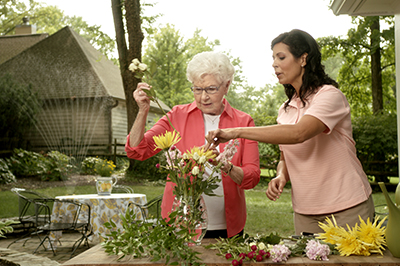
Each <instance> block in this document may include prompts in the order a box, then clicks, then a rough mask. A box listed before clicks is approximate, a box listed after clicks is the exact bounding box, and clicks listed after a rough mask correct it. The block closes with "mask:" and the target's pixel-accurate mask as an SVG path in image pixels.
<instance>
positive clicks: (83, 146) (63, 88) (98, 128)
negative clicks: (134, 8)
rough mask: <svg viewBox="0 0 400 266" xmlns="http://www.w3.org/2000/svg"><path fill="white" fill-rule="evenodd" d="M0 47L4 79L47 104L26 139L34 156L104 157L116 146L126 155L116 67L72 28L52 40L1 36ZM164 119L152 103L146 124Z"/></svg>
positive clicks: (123, 107)
mask: <svg viewBox="0 0 400 266" xmlns="http://www.w3.org/2000/svg"><path fill="white" fill-rule="evenodd" d="M31 33H32V32H31ZM12 43H13V44H12ZM6 44H7V45H6ZM0 47H1V49H0V50H1V53H0V76H2V75H4V74H6V73H10V74H11V75H12V76H13V78H14V79H15V80H16V81H17V82H19V83H21V84H27V85H28V84H31V86H32V90H34V91H35V92H37V93H38V95H39V97H40V98H41V100H43V103H42V104H41V106H42V109H41V110H42V111H41V112H40V114H39V115H38V117H37V121H38V122H37V123H36V126H35V128H32V129H31V130H30V131H29V132H27V134H26V139H27V140H28V141H29V144H30V147H31V148H30V149H31V150H34V151H49V150H58V151H61V152H64V153H66V154H70V155H74V156H79V155H82V156H87V155H103V154H109V153H111V152H112V151H113V149H112V146H111V145H112V144H114V142H115V141H116V143H119V144H121V145H119V146H118V151H117V153H118V154H124V147H123V145H122V144H124V143H125V141H126V135H127V133H128V126H127V111H126V101H125V95H124V89H123V84H122V78H121V75H120V70H119V67H118V66H116V65H115V64H114V63H113V62H112V61H110V60H108V59H107V58H106V56H104V55H103V54H101V53H100V52H99V51H97V50H96V49H95V48H94V47H93V46H92V45H91V44H90V43H89V42H88V41H87V40H86V39H84V38H83V37H81V36H80V35H78V34H77V33H76V32H74V31H73V30H72V29H71V28H70V27H68V26H67V27H64V28H63V29H61V30H60V31H58V32H56V33H55V34H53V35H51V36H47V35H43V34H39V35H37V34H28V35H26V34H25V35H22V34H20V35H15V36H1V37H0ZM38 104H39V103H38ZM162 107H163V109H164V110H165V111H169V110H170V108H169V107H168V106H166V105H165V104H162ZM162 115H163V113H162V111H161V110H160V109H159V108H158V106H157V105H156V104H154V105H153V103H152V106H151V110H150V113H149V116H148V122H149V123H152V122H153V121H154V118H156V117H161V116H162Z"/></svg>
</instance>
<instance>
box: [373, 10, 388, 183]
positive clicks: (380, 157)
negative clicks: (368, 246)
mask: <svg viewBox="0 0 400 266" xmlns="http://www.w3.org/2000/svg"><path fill="white" fill-rule="evenodd" d="M372 19H373V21H372V24H371V26H370V29H371V83H372V84H371V89H372V111H373V113H374V114H378V113H379V112H381V111H382V110H383V96H382V91H383V89H382V68H381V47H380V25H379V17H373V18H372ZM374 160H375V161H379V162H385V161H386V158H385V151H380V152H377V153H375V154H374ZM376 170H378V171H380V172H384V170H385V169H384V164H380V165H378V169H376ZM375 181H376V182H387V181H388V178H387V176H386V175H375Z"/></svg>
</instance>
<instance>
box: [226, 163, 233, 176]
mask: <svg viewBox="0 0 400 266" xmlns="http://www.w3.org/2000/svg"><path fill="white" fill-rule="evenodd" d="M228 164H230V166H231V167H229V170H228V171H227V172H225V171H224V172H225V174H227V175H228V174H229V173H230V172H231V171H232V168H233V164H232V163H231V162H230V161H228Z"/></svg>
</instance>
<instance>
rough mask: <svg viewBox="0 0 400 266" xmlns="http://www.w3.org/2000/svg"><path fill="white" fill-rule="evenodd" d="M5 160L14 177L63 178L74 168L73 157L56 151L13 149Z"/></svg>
mask: <svg viewBox="0 0 400 266" xmlns="http://www.w3.org/2000/svg"><path fill="white" fill-rule="evenodd" d="M6 161H7V164H8V167H9V169H10V171H11V172H12V173H13V174H14V175H15V176H16V177H18V178H21V177H40V178H41V180H43V181H59V180H65V179H67V177H68V174H69V173H71V172H72V171H74V170H75V168H76V167H75V166H74V158H73V157H69V156H67V155H65V154H62V153H60V152H58V151H52V152H49V153H47V154H41V153H37V152H32V151H26V150H23V149H14V151H13V155H12V156H11V157H10V158H8V159H6Z"/></svg>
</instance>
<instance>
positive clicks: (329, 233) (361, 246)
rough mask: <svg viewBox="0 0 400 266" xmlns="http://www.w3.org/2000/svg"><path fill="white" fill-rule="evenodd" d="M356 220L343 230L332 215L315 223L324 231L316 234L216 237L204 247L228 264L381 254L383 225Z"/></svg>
mask: <svg viewBox="0 0 400 266" xmlns="http://www.w3.org/2000/svg"><path fill="white" fill-rule="evenodd" d="M359 219H360V225H358V224H356V225H355V226H354V227H353V228H350V227H349V226H347V230H346V229H345V228H343V227H341V226H338V225H337V223H336V220H335V217H334V216H333V215H332V220H331V219H329V218H327V219H326V221H325V223H319V226H320V227H321V229H322V230H323V231H324V232H325V233H322V234H320V235H317V236H302V237H301V238H300V239H294V238H282V237H280V236H279V235H277V234H272V233H271V234H270V235H268V236H256V237H251V236H249V235H245V236H243V237H234V238H231V239H220V240H218V242H217V243H216V244H211V245H209V246H207V248H211V249H216V250H218V252H219V254H218V255H220V256H225V258H226V259H230V260H232V265H233V266H236V265H241V264H242V263H243V261H246V260H247V261H254V262H260V261H263V260H265V259H271V260H272V261H273V262H284V261H287V260H288V258H289V257H291V256H306V257H308V258H309V259H311V260H329V259H328V256H329V255H330V254H335V255H341V256H350V255H358V256H369V255H371V254H372V253H377V254H380V255H383V253H382V250H384V249H385V248H384V246H385V245H386V242H385V238H384V235H385V227H384V226H383V222H384V221H385V219H386V218H384V219H382V220H380V222H378V221H379V217H376V218H375V221H374V223H371V222H370V221H369V219H368V220H367V222H365V221H364V220H362V219H361V217H359Z"/></svg>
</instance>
